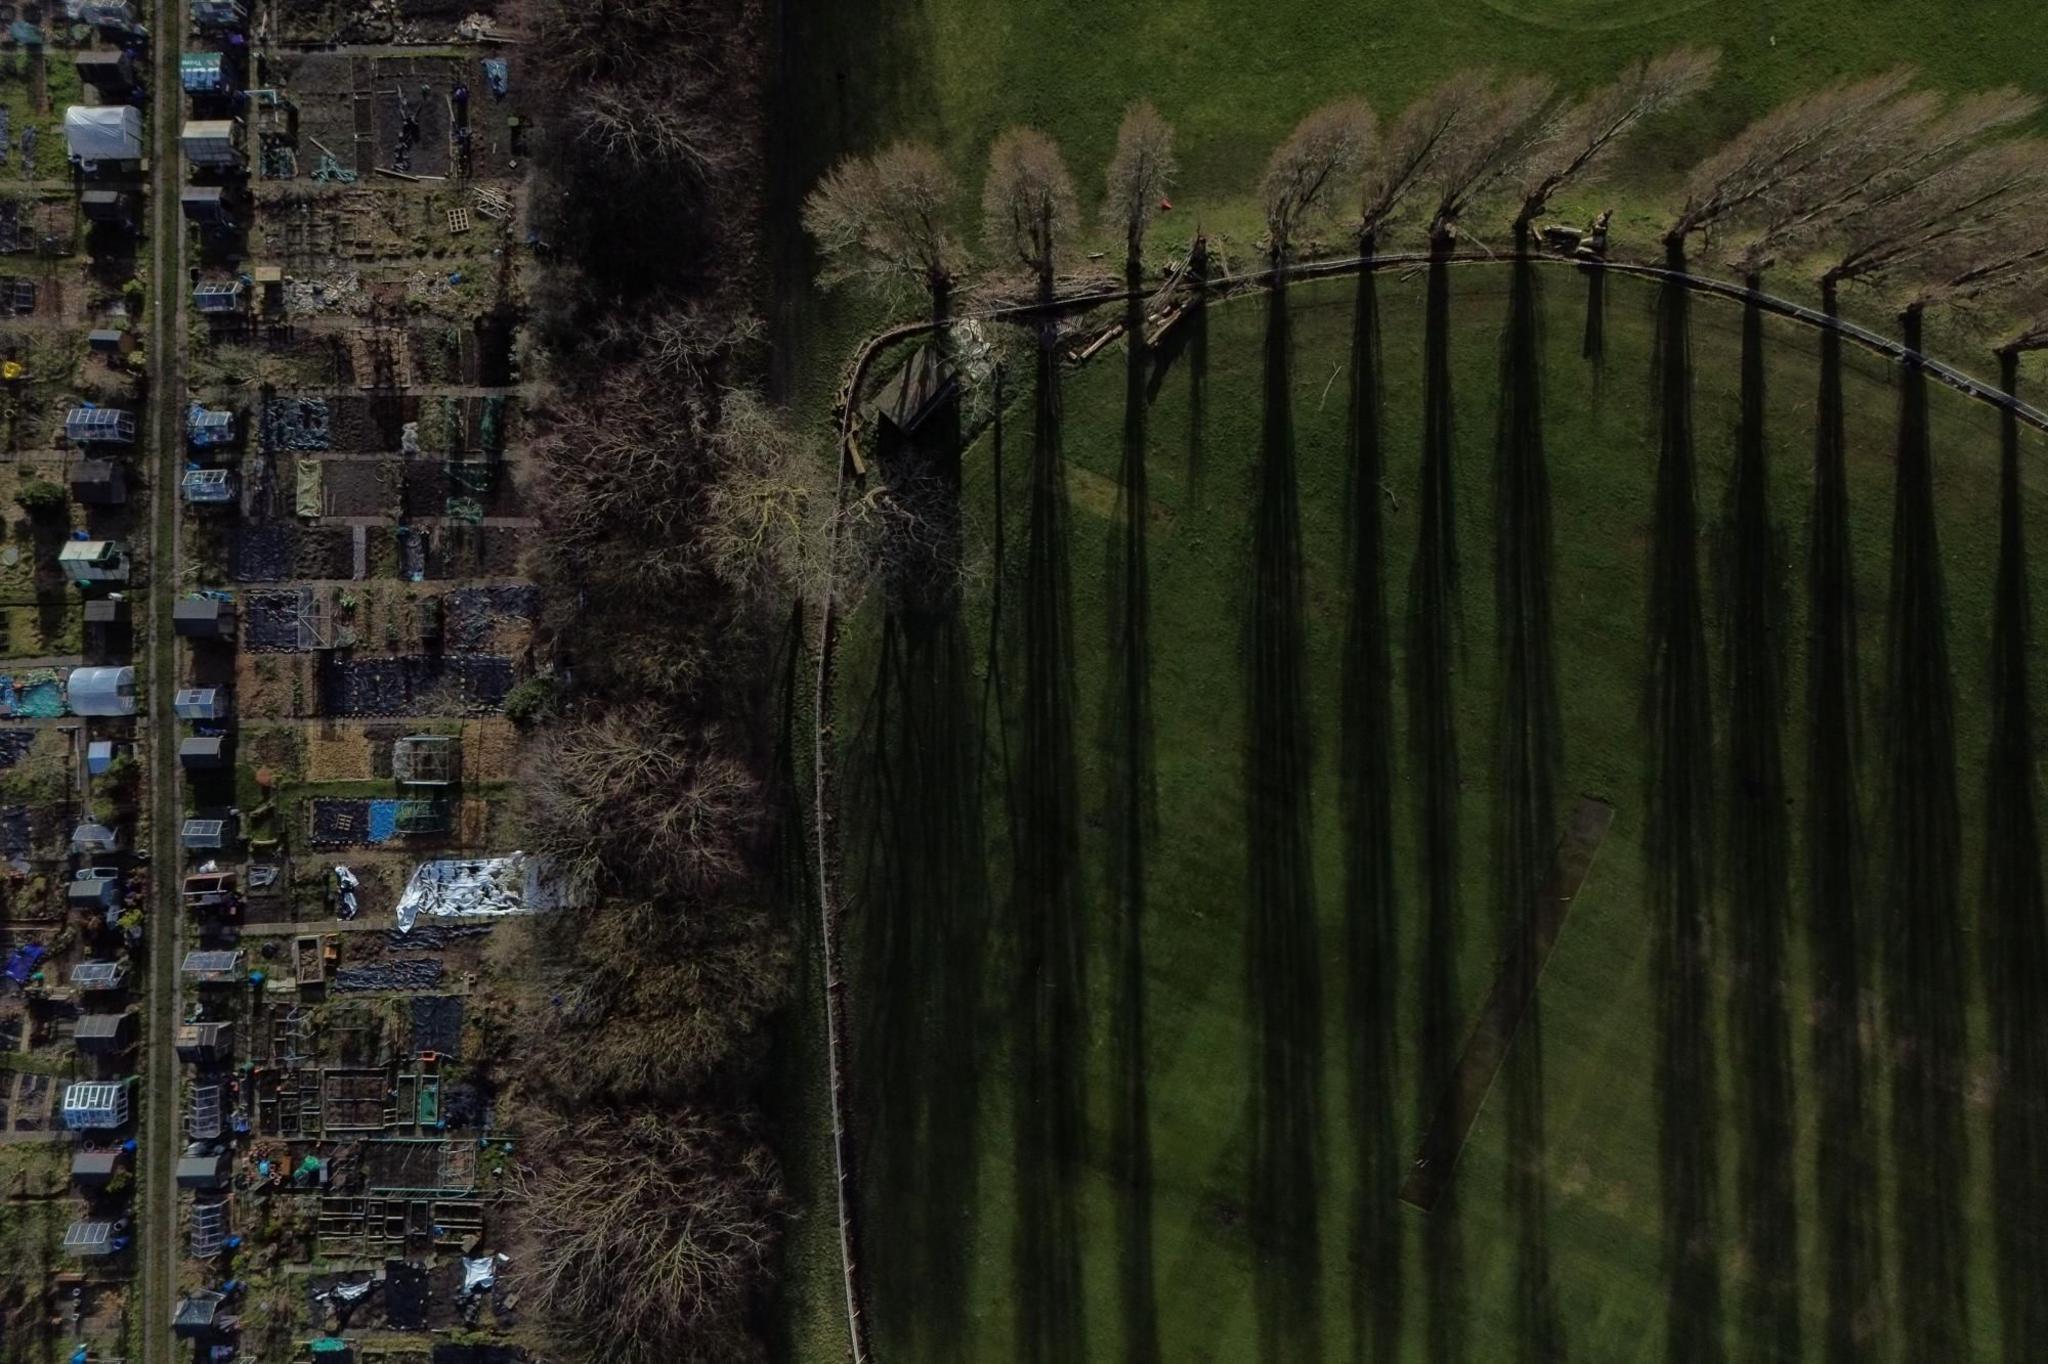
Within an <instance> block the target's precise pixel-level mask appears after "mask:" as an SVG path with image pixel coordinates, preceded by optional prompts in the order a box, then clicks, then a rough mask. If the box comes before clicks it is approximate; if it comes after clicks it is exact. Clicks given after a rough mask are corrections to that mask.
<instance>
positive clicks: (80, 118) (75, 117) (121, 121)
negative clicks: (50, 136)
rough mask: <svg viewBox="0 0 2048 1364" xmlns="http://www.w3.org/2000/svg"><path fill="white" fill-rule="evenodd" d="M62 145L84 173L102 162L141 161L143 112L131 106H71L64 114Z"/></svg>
mask: <svg viewBox="0 0 2048 1364" xmlns="http://www.w3.org/2000/svg"><path fill="white" fill-rule="evenodd" d="M64 145H65V146H66V148H67V149H69V151H70V153H71V155H73V156H75V157H77V158H78V159H79V160H80V161H82V162H84V163H85V168H86V169H87V170H91V169H93V168H94V165H95V164H96V163H97V162H101V161H140V160H141V159H142V155H143V151H142V111H141V110H140V109H138V108H136V107H135V106H134V105H132V104H96V105H85V104H74V105H72V106H71V107H70V108H68V109H66V110H65V111H64Z"/></svg>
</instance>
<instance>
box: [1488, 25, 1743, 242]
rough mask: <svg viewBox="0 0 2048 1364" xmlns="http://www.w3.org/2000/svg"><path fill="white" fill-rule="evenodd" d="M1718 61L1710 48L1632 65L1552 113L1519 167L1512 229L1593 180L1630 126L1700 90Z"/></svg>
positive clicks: (1682, 50) (1670, 54) (1684, 51)
mask: <svg viewBox="0 0 2048 1364" xmlns="http://www.w3.org/2000/svg"><path fill="white" fill-rule="evenodd" d="M1720 60H1721V54H1720V53H1719V52H1718V51H1716V50H1714V49H1712V48H1706V49H1699V48H1689V47H1682V48H1679V49H1677V50H1676V51H1673V52H1667V53H1665V54H1664V55H1663V56H1661V57H1657V58H1654V59H1652V60H1650V61H1638V62H1632V63H1630V64H1629V66H1628V67H1627V68H1626V69H1624V70H1623V71H1622V73H1621V75H1619V76H1618V77H1616V78H1615V80H1614V82H1613V83H1612V84H1610V85H1605V86H1602V87H1601V88H1600V89H1598V90H1595V91H1594V92H1593V93H1592V94H1590V95H1588V96H1586V97H1585V98H1584V99H1581V100H1579V101H1577V102H1576V103H1574V104H1571V105H1569V106H1567V107H1565V108H1564V109H1562V110H1560V111H1559V112H1558V113H1556V114H1555V115H1554V116H1553V117H1552V118H1551V119H1550V120H1549V124H1548V126H1547V127H1545V128H1544V129H1543V132H1542V135H1541V138H1540V140H1539V141H1538V143H1537V145H1536V146H1535V147H1534V148H1533V149H1532V151H1531V153H1530V155H1529V158H1528V162H1527V164H1525V165H1524V166H1523V167H1522V170H1521V176H1520V179H1521V190H1522V206H1521V209H1520V211H1519V212H1518V213H1517V215H1516V221H1517V223H1518V224H1527V223H1531V222H1534V221H1535V220H1536V217H1537V215H1539V214H1540V213H1542V212H1543V210H1544V209H1545V208H1547V207H1548V206H1549V203H1550V199H1551V196H1553V195H1555V194H1556V193H1557V192H1558V191H1559V190H1560V189H1562V188H1564V187H1565V186H1566V185H1567V184H1570V183H1572V182H1574V181H1585V180H1588V179H1591V178H1592V177H1594V176H1595V175H1597V174H1599V172H1600V170H1601V169H1602V167H1603V165H1604V163H1605V162H1606V161H1607V160H1608V159H1609V158H1610V157H1611V156H1612V155H1613V153H1614V151H1615V150H1616V149H1617V148H1618V147H1620V146H1621V144H1622V140H1623V139H1624V138H1625V137H1626V136H1627V135H1628V133H1629V131H1630V130H1631V129H1632V128H1634V127H1635V126H1636V124H1638V123H1640V122H1642V121H1643V120H1644V119H1646V118H1648V117H1650V116H1651V115H1652V114H1657V113H1661V112H1663V111H1664V110H1666V109H1669V108H1671V107H1672V106H1673V105H1676V104H1678V103H1680V102H1682V101H1684V100H1686V99H1689V98H1691V97H1692V96H1693V95H1694V94H1696V93H1698V92H1699V91H1700V90H1702V89H1704V88H1706V85H1707V83H1708V82H1709V81H1711V80H1713V78H1714V71H1715V68H1716V67H1717V66H1719V64H1720Z"/></svg>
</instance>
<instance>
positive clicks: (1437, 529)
mask: <svg viewBox="0 0 2048 1364" xmlns="http://www.w3.org/2000/svg"><path fill="white" fill-rule="evenodd" d="M1450 311H1451V282H1450V262H1449V259H1448V252H1447V249H1439V250H1437V251H1434V252H1432V255H1431V260H1430V265H1429V276H1428V286H1427V294H1426V301H1425V304H1424V310H1423V340H1422V349H1423V371H1422V373H1423V422H1422V477H1421V491H1420V497H1419V499H1418V501H1419V504H1420V505H1419V516H1420V525H1419V527H1418V531H1417V537H1416V543H1415V560H1414V563H1413V565H1412V566H1411V568H1410V571H1409V577H1408V650H1407V658H1406V665H1407V666H1406V669H1405V672H1406V681H1407V688H1408V715H1409V717H1410V718H1409V734H1410V740H1411V742H1412V743H1413V745H1414V759H1413V761H1414V764H1415V774H1416V780H1415V784H1414V785H1415V792H1416V811H1415V816H1416V827H1417V839H1416V846H1417V847H1418V848H1419V849H1420V851H1421V854H1422V866H1421V873H1422V874H1421V881H1422V886H1423V914H1422V925H1423V939H1422V980H1421V989H1420V1012H1421V1026H1420V1028H1419V1029H1418V1033H1419V1036H1418V1038H1417V1058H1416V1086H1417V1088H1416V1101H1417V1123H1418V1126H1420V1127H1421V1128H1422V1129H1423V1131H1424V1132H1426V1133H1432V1134H1434V1133H1437V1132H1438V1131H1440V1130H1444V1131H1448V1130H1450V1129H1451V1128H1455V1129H1458V1135H1460V1136H1462V1128H1461V1126H1460V1125H1459V1124H1451V1125H1450V1128H1442V1127H1440V1125H1438V1124H1436V1123H1434V1122H1433V1119H1434V1116H1435V1111H1436V1105H1437V1100H1438V1096H1439V1095H1440V1094H1441V1093H1442V1092H1444V1090H1445V1087H1446V1086H1447V1085H1449V1084H1450V1083H1451V1079H1452V1074H1453V1071H1454V1069H1455V1068H1456V1066H1457V1063H1458V1046H1459V1042H1460V1031H1461V1029H1460V1020H1459V1016H1458V1008H1459V992H1458V939H1459V933H1460V930H1461V928H1462V925H1461V923H1460V922H1459V920H1460V912H1459V904H1458V901H1459V895H1458V873H1459V860H1458V841H1459V840H1458V798H1459V777H1458V727H1457V712H1456V708H1455V707H1454V705H1453V704H1452V699H1451V672H1452V667H1451V665H1452V655H1453V652H1454V649H1455V636H1456V623H1457V590H1458V589H1457V564H1458V556H1457V537H1456V531H1455V528H1454V522H1453V520H1452V515H1451V513H1452V505H1451V504H1452V495H1451V488H1452V473H1453V470H1452V460H1453V458H1454V454H1455V450H1454V436H1453V426H1452V421H1451V336H1450V325H1451V320H1450ZM1457 1155H1458V1152H1457V1148H1456V1147H1455V1146H1443V1147H1432V1148H1429V1149H1425V1150H1424V1152H1423V1153H1422V1154H1421V1155H1420V1156H1419V1157H1418V1158H1417V1159H1418V1161H1420V1162H1421V1164H1422V1166H1423V1168H1422V1169H1421V1170H1420V1171H1418V1173H1420V1174H1423V1175H1425V1176H1429V1177H1432V1178H1433V1179H1437V1180H1440V1181H1441V1190H1440V1192H1439V1193H1438V1196H1437V1198H1436V1201H1435V1202H1434V1204H1433V1206H1432V1207H1431V1208H1430V1211H1429V1220H1428V1221H1427V1222H1426V1223H1425V1224H1424V1227H1423V1236H1422V1243H1423V1254H1422V1262H1423V1265H1422V1267H1423V1279H1424V1288H1425V1296H1426V1300H1427V1304H1428V1319H1427V1324H1426V1329H1425V1336H1426V1341H1427V1346H1428V1355H1429V1358H1430V1359H1432V1360H1435V1361H1439V1364H1455V1362H1456V1361H1459V1360H1463V1359H1464V1358H1465V1357H1466V1321H1467V1318H1468V1312H1469V1309H1468V1304H1467V1289H1466V1284H1465V1249H1464V1241H1463V1238H1462V1236H1461V1234H1460V1229H1459V1220H1460V1215H1461V1214H1460V1207H1459V1205H1460V1203H1461V1201H1462V1194H1461V1193H1460V1191H1459V1185H1458V1182H1457V1181H1456V1180H1455V1179H1452V1178H1450V1177H1449V1173H1448V1167H1449V1166H1451V1165H1452V1164H1453V1163H1455V1161H1456V1160H1457ZM1439 1171H1441V1173H1439Z"/></svg>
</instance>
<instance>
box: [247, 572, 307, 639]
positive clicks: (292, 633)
mask: <svg viewBox="0 0 2048 1364" xmlns="http://www.w3.org/2000/svg"><path fill="white" fill-rule="evenodd" d="M312 607H313V592H312V589H310V588H304V587H302V588H297V589H294V590H292V591H286V592H247V593H244V594H243V596H242V647H243V648H244V649H247V650H248V651H249V652H251V653H258V654H278V653H297V652H299V649H300V647H301V642H300V638H299V625H298V622H299V620H300V618H301V617H304V616H306V615H307V614H308V613H309V612H311V610H312Z"/></svg>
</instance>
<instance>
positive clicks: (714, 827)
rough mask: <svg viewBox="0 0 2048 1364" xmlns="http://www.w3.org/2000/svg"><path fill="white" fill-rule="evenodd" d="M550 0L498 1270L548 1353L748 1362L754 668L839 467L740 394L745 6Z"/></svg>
mask: <svg viewBox="0 0 2048 1364" xmlns="http://www.w3.org/2000/svg"><path fill="white" fill-rule="evenodd" d="M544 9H545V24H544V27H543V30H542V32H541V33H540V34H539V35H538V37H537V40H536V42H535V43H534V45H533V48H532V51H533V53H534V54H535V60H537V61H539V62H541V63H542V64H543V66H544V68H545V69H544V71H543V72H542V73H541V83H542V84H543V85H544V86H545V87H546V88H547V89H549V90H550V91H551V92H552V95H551V97H552V99H553V100H554V101H555V103H556V106H557V107H555V108H554V109H552V110H550V111H549V112H550V115H551V116H550V118H549V119H548V120H547V121H546V123H545V125H544V126H546V127H547V129H548V136H547V138H546V139H545V141H544V142H543V144H542V149H541V155H540V159H539V163H538V166H537V172H536V174H537V179H538V181H539V192H537V193H536V195H535V196H534V203H535V218H536V221H535V225H536V227H537V229H538V230H539V232H540V234H541V239H542V241H543V243H544V244H545V246H546V247H547V248H549V257H550V259H549V261H548V263H547V265H546V268H545V269H543V270H542V271H541V278H540V279H539V280H538V281H537V283H536V286H535V289H534V294H533V300H534V318H533V320H534V323H535V328H534V330H535V332H536V334H537V335H538V337H539V339H540V341H541V343H542V346H543V349H544V356H543V362H542V365H541V366H540V368H541V369H543V370H544V372H545V374H546V377H547V379H548V380H549V383H548V386H547V389H546V396H545V398H544V399H543V400H542V401H541V402H539V403H537V404H536V410H535V412H534V414H533V415H534V418H535V427H536V434H535V437H534V440H533V443H532V453H533V458H534V464H535V467H536V470H537V482H536V487H535V492H536V494H537V496H538V499H539V502H540V505H541V507H542V511H541V516H542V520H543V534H542V542H541V544H540V546H539V549H538V551H537V554H536V556H535V563H534V567H533V571H534V574H535V577H536V578H537V579H538V580H539V581H540V582H541V584H542V586H543V588H544V589H545V591H544V597H543V599H544V601H545V603H546V607H545V611H546V616H545V620H544V625H545V627H546V628H545V634H546V636H547V637H548V639H549V641H550V644H551V646H552V648H553V651H554V662H555V682H556V688H555V693H556V699H555V701H554V703H553V705H552V706H550V707H546V708H544V713H543V714H542V716H541V718H540V720H539V721H538V732H537V733H535V734H533V735H532V736H531V738H530V740H529V743H528V753H527V766H526V770H525V772H524V777H523V780H522V782H521V799H522V807H521V809H520V811H519V816H520V822H521V824H522V837H523V838H524V839H525V840H526V842H525V846H527V847H528V848H530V849H532V850H533V851H534V852H535V853H537V854H538V855H540V856H541V857H543V858H545V859H546V861H547V864H548V865H549V866H550V868H551V873H552V875H553V877H554V879H555V880H556V882H557V883H558V884H559V885H560V887H561V888H562V890H563V891H564V892H565V897H564V898H565V899H566V900H567V901H568V904H569V907H567V908H564V909H561V910H559V911H556V912H553V913H550V914H546V915H541V916H536V917H535V918H534V919H532V920H530V921H525V922H522V923H521V924H520V925H519V926H518V927H517V928H516V929H514V930H511V932H512V933H514V934H516V935H517V942H516V945H515V946H516V949H517V950H514V951H511V952H506V953H500V954H497V955H496V957H494V961H495V963H496V965H497V969H499V970H501V971H502V972H503V973H504V974H505V976H506V978H507V979H506V984H507V986H508V987H509V988H510V989H511V990H512V991H514V992H515V993H516V995H517V997H518V998H519V1001H520V1003H519V1007H517V1008H516V1009H514V1010H513V1011H511V1012H510V1014H509V1015H508V1017H507V1018H506V1019H505V1028H504V1032H505V1034H506V1036H505V1041H506V1044H507V1052H506V1055H507V1056H508V1058H509V1061H510V1068H511V1069H512V1070H513V1072H514V1075H513V1078H512V1083H511V1088H512V1094H513V1098H514V1100H515V1102H516V1103H517V1109H518V1121H519V1123H520V1125H521V1128H522V1132H523V1135H524V1137H525V1140H523V1141H522V1144H521V1153H522V1154H521V1161H520V1169H519V1178H518V1180H517V1183H516V1188H517V1191H518V1193H519V1195H520V1197H519V1198H518V1200H517V1201H516V1204H515V1208H516V1213H517V1216H518V1217H519V1219H520V1224H521V1225H520V1229H521V1230H523V1232H524V1237H523V1243H522V1244H521V1245H520V1246H519V1247H517V1253H516V1254H515V1256H514V1261H513V1264H514V1272H515V1273H516V1274H517V1275H518V1277H519V1279H520V1281H521V1284H522V1286H523V1287H524V1288H525V1289H526V1291H527V1292H528V1294H529V1301H530V1303H531V1305H532V1309H533V1310H532V1313H531V1317H530V1320H532V1321H533V1323H534V1324H535V1326H536V1328H537V1330H538V1331H539V1333H540V1334H541V1336H542V1337H544V1339H545V1341H546V1343H547V1344H548V1346H549V1347H550V1348H551V1349H552V1350H553V1351H554V1352H555V1357H560V1358H590V1359H596V1358H604V1359H609V1360H618V1361H622V1364H667V1362H668V1361H698V1360H702V1361H727V1360H746V1359H750V1358H755V1357H758V1356H759V1355H760V1353H761V1345H760V1342H759V1340H758V1339H757V1337H756V1332H757V1330H758V1327H759V1323H760V1321H761V1320H762V1317H763V1313H762V1307H763V1303H764V1301H765V1296H766V1294H767V1292H768V1291H769V1289H770V1287H771V1285H772V1283H773V1280H774V1276H775V1271H776V1263H777V1245H778V1241H779V1238H780V1235H781V1230H782V1227H783V1224H784V1222H785V1221H786V1218H787V1215H788V1213H787V1206H786V1198H785V1196H784V1193H783V1188H782V1178H781V1174H780V1170H779V1167H778V1165H777V1162H776V1159H775V1156H774V1154H773V1152H772V1150H771V1149H770V1147H769V1145H768V1144H767V1141H766V1140H765V1136H764V1132H765V1121H764V1119H763V1117H762V1114H761V1112H760V1105H759V1103H758V1101H757V1097H756V1096H757V1092H758V1088H759V1084H760V1079H761V1076H760V1070H761V1066H762V1057H763V1054H764V1052H765V1045H764V1041H763V1031H762V1029H763V1025H764V1023H765V1022H766V1021H767V1020H768V1019H769V1018H770V1017H771V1016H772V1015H773V1014H774V1013H775V1011H776V1010H777V1009H778V1008H780V1007H781V1005H782V1004H783V1003H784V1002H785V1000H786V998H787V995H788V990H789V978H790V969H791V952H792V944H791V939H790V936H789V931H788V927H787V924H786V921H785V919H784V916H783V915H781V914H780V913H778V912H776V911H775V910H774V909H773V907H772V906H771V903H770V900H769V896H768V893H767V892H766V891H765V890H764V889H763V887H764V883H765V878H764V875H763V872H764V867H765V866H766V865H767V863H768V861H769V859H770V856H771V853H772V849H773V846H774V842H775V839H776V838H777V836H778V832H779V831H778V829H777V828H776V825H775V821H774V819H773V818H772V813H771V812H772V811H773V810H774V809H775V808H776V803H775V800H774V790H773V781H772V777H771V775H770V772H769V770H768V766H767V761H766V755H767V754H768V752H769V751H770V748H771V744H770V743H769V741H768V740H767V739H766V738H765V737H764V735H763V733H762V731H763V729H764V727H765V720H766V708H765V707H764V706H763V705H762V697H763V695H765V694H766V693H767V692H769V691H770V690H771V687H770V679H771V678H772V677H773V675H774V672H773V669H774V666H775V658H774V653H775V649H776V646H777V641H778V640H779V639H780V638H781V636H782V634H783V631H782V630H781V628H780V627H781V619H782V618H781V612H782V610H783V608H784V607H785V606H786V604H787V602H788V600H789V598H790V596H791V595H792V594H793V593H796V594H801V593H805V592H808V591H809V590H810V587H809V585H810V584H812V583H814V582H816V581H818V580H819V578H820V572H821V563H822V557H821V556H822V549H821V544H822V543H823V539H824V537H823V536H822V535H821V531H822V529H823V528H825V527H826V526H827V525H828V523H829V519H830V516H831V513H832V505H833V487H832V479H831V477H830V471H829V468H828V467H827V466H826V465H825V464H824V462H823V461H821V460H820V459H819V458H818V457H817V455H816V452H815V451H814V450H813V449H812V448H811V447H810V446H809V445H808V444H806V443H804V442H802V441H799V440H797V439H796V438H794V437H793V436H791V435H790V434H789V433H788V432H787V430H786V428H785V427H784V426H783V425H782V424H781V423H780V422H778V421H777V420H776V419H775V418H774V416H773V415H772V413H771V411H770V409H769V408H768V407H767V405H766V404H765V403H764V402H762V401H761V400H760V399H759V398H758V397H756V396H754V394H755V392H756V388H755V386H756V385H757V384H758V383H759V379H760V375H761V374H762V373H763V371H764V368H765V366H764V359H765V354H764V347H763V345H762V338H763V328H762V326H761V324H760V322H759V320H758V319H757V318H756V316H755V315H754V313H753V311H752V309H751V302H752V299H753V298H754V297H755V295H756V293H757V290H758V287H759V284H760V273H761V268H760V261H759V258H758V250H757V242H758V236H757V232H758V223H759V216H760V209H761V201H760V190H759V185H758V175H757V173H756V168H757V167H758V165H759V163H760V158H761V155H762V142H763V138H762V115H761V110H762V107H763V106H762V90H763V74H762V71H761V70H760V66H759V63H760V59H761V56H760V54H761V53H762V52H763V51H764V50H765V42H764V39H763V34H762V32H761V24H762V19H761V17H760V15H759V13H758V12H757V10H756V9H754V8H753V7H749V6H742V5H731V4H727V3H724V2H723V0H625V2H624V3H622V4H606V5H603V6H599V7H596V8H592V7H589V6H578V5H574V4H569V3H560V2H555V3H550V4H548V5H546V6H545V7H544ZM627 203H630V204H632V205H633V206H634V209H633V211H632V212H630V213H623V212H620V211H619V206H620V205H622V204H627Z"/></svg>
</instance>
